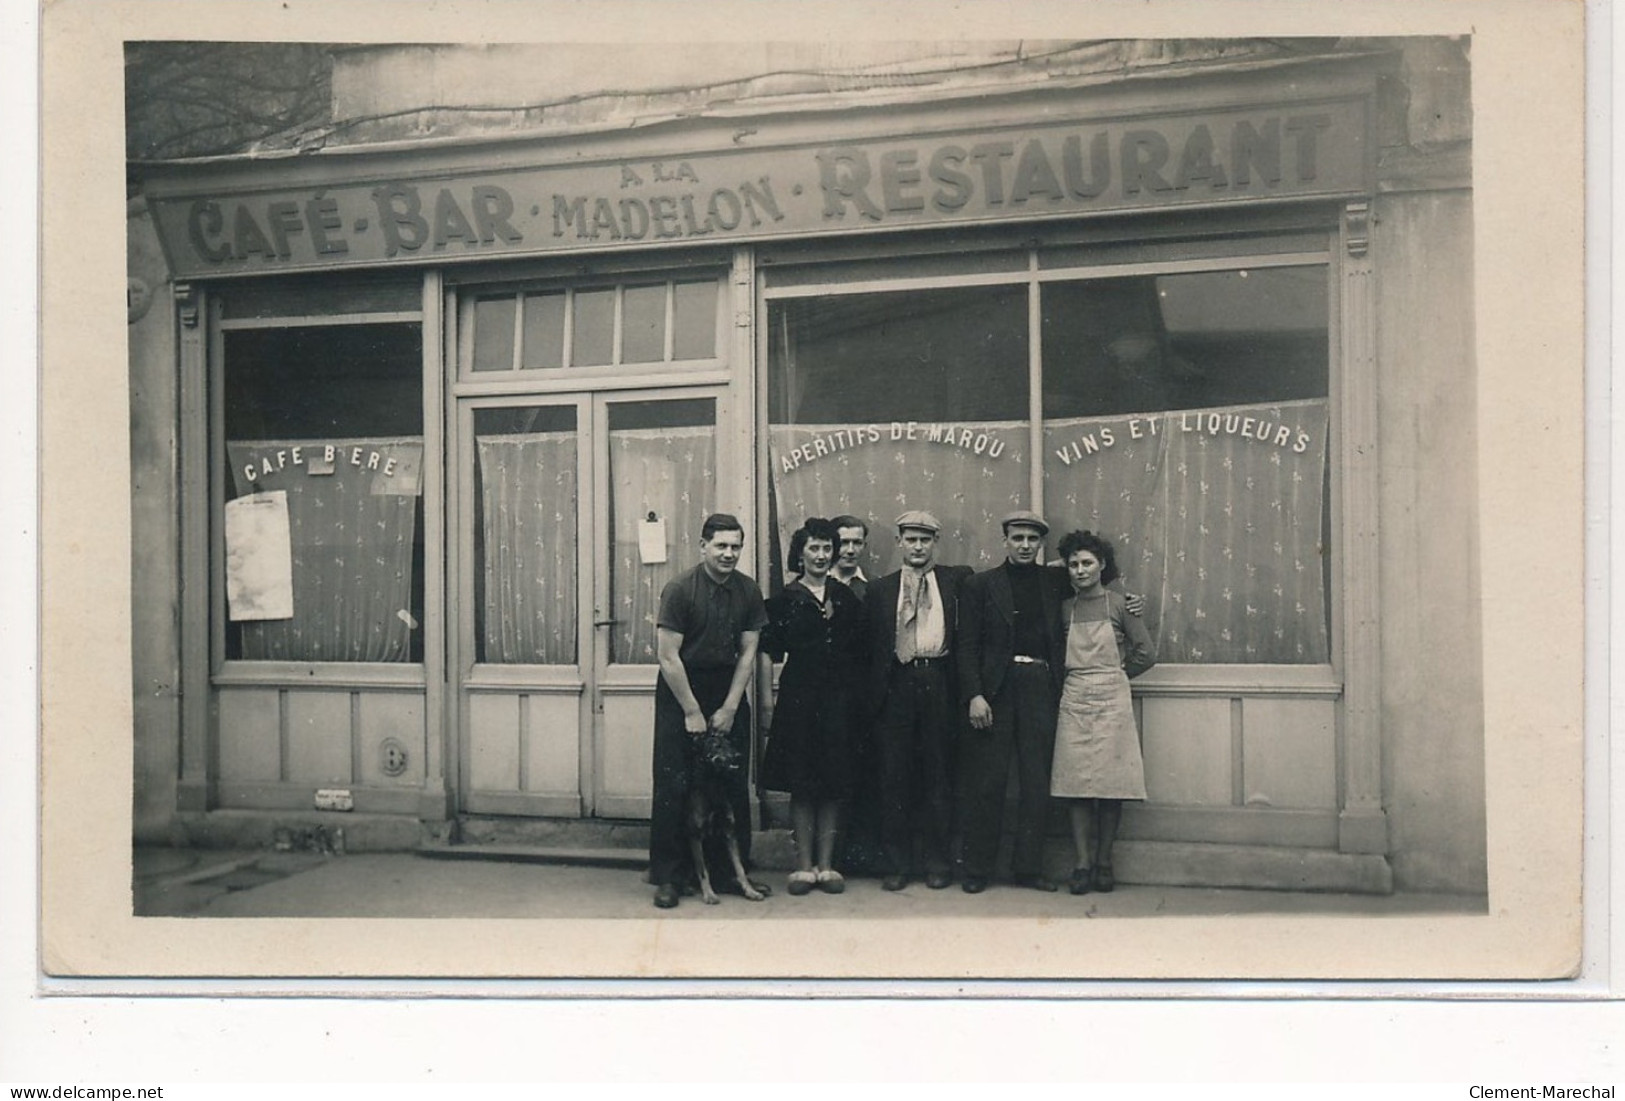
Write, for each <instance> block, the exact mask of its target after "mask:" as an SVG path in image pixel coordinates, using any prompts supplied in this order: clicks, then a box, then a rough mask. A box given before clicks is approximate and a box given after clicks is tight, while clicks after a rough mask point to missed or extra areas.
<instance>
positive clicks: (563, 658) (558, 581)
mask: <svg viewBox="0 0 1625 1101" xmlns="http://www.w3.org/2000/svg"><path fill="white" fill-rule="evenodd" d="M478 446H479V478H480V505H481V510H482V512H483V516H482V524H481V528H480V531H481V535H482V537H483V539H484V559H485V561H484V570H483V572H482V580H483V582H484V590H485V591H484V601H483V605H482V607H483V610H484V613H485V614H484V642H485V652H484V655H483V660H485V661H487V662H493V663H497V664H537V665H573V664H575V661H576V637H577V624H576V484H577V483H576V434H575V433H574V432H534V433H529V434H524V435H503V436H482V437H480V439H479V441H478Z"/></svg>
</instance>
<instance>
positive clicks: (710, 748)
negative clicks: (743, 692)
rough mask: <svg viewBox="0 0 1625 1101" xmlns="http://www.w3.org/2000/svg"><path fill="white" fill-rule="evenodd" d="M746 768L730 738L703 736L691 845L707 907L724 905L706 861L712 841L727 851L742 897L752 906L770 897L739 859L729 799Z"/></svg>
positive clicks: (695, 772)
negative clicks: (735, 779)
mask: <svg viewBox="0 0 1625 1101" xmlns="http://www.w3.org/2000/svg"><path fill="white" fill-rule="evenodd" d="M743 767H744V762H743V761H742V760H741V759H740V753H739V750H738V749H737V748H736V747H735V746H734V745H733V743H731V742H730V741H728V737H727V735H726V734H723V733H721V732H720V731H715V730H707V731H706V732H705V733H704V734H702V735H700V736H699V744H698V745H697V746H696V747H695V755H694V762H693V768H692V770H691V772H690V776H689V787H688V845H689V852H690V853H691V854H692V855H693V859H694V871H695V873H696V874H697V875H698V876H699V879H700V897H701V898H702V899H704V901H705V904H706V905H707V906H715V905H716V904H717V903H718V902H721V901H722V900H721V899H720V898H718V897H717V893H716V891H715V890H713V889H712V887H711V869H710V867H709V866H708V864H707V863H706V859H705V842H706V841H707V839H709V838H717V839H718V840H720V841H721V842H722V843H723V844H724V845H725V846H726V847H727V850H728V860H729V861H730V862H731V863H732V864H733V872H734V876H735V877H736V878H737V879H738V881H739V893H740V894H742V895H744V896H745V897H746V898H748V899H750V900H751V901H752V902H760V901H762V899H764V898H766V897H767V891H766V889H765V888H764V887H762V885H761V884H759V883H753V882H751V879H750V876H748V875H746V874H745V862H744V860H743V859H741V857H740V855H739V835H738V833H737V832H736V828H737V823H736V822H735V820H734V812H733V801H732V800H730V799H729V798H728V786H729V783H730V781H731V780H732V778H733V777H735V776H737V775H738V773H739V770H740V769H741V768H743Z"/></svg>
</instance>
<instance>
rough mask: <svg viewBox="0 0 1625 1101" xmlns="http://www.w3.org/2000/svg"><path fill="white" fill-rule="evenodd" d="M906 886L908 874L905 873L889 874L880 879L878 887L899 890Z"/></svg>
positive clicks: (884, 889) (885, 889) (886, 889)
mask: <svg viewBox="0 0 1625 1101" xmlns="http://www.w3.org/2000/svg"><path fill="white" fill-rule="evenodd" d="M907 886H908V876H906V875H889V876H887V877H886V878H885V879H882V880H881V881H880V889H881V890H883V891H901V890H902V889H903V888H904V887H907Z"/></svg>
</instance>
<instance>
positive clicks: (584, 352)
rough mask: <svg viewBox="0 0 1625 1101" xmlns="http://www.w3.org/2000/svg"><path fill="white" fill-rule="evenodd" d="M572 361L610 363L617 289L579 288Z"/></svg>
mask: <svg viewBox="0 0 1625 1101" xmlns="http://www.w3.org/2000/svg"><path fill="white" fill-rule="evenodd" d="M575 301H576V308H575V329H574V332H573V335H572V338H571V340H572V343H571V349H572V350H571V352H570V364H571V366H573V367H598V366H602V365H603V364H606V363H609V362H610V357H611V352H612V351H613V350H614V347H615V291H614V289H613V288H611V289H608V290H601V291H577V292H576V295H575Z"/></svg>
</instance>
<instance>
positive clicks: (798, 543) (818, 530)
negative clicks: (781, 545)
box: [784, 516, 841, 573]
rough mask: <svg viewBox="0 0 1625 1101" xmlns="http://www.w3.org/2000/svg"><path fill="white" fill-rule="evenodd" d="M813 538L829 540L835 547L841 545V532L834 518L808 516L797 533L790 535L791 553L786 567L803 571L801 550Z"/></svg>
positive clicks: (786, 557) (832, 546) (786, 559)
mask: <svg viewBox="0 0 1625 1101" xmlns="http://www.w3.org/2000/svg"><path fill="white" fill-rule="evenodd" d="M812 539H824V540H828V542H829V545H830V547H831V549H833V548H835V547H838V546H840V545H841V532H840V529H839V528H838V527H837V526H836V524H835V521H834V520H826V519H824V518H823V517H822V516H811V517H808V518H807V521H806V522H805V523H803V524H802V525H801V526H800V527H799V528H797V529H796V533H795V534H794V535H792V536H790V553H789V554H788V555H786V556H785V560H784V566H785V569H787V570H789V571H790V572H791V573H801V572H802V568H803V567H802V561H801V552H802V551H803V550H805V549H806V546H807V542H808V541H809V540H812Z"/></svg>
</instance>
